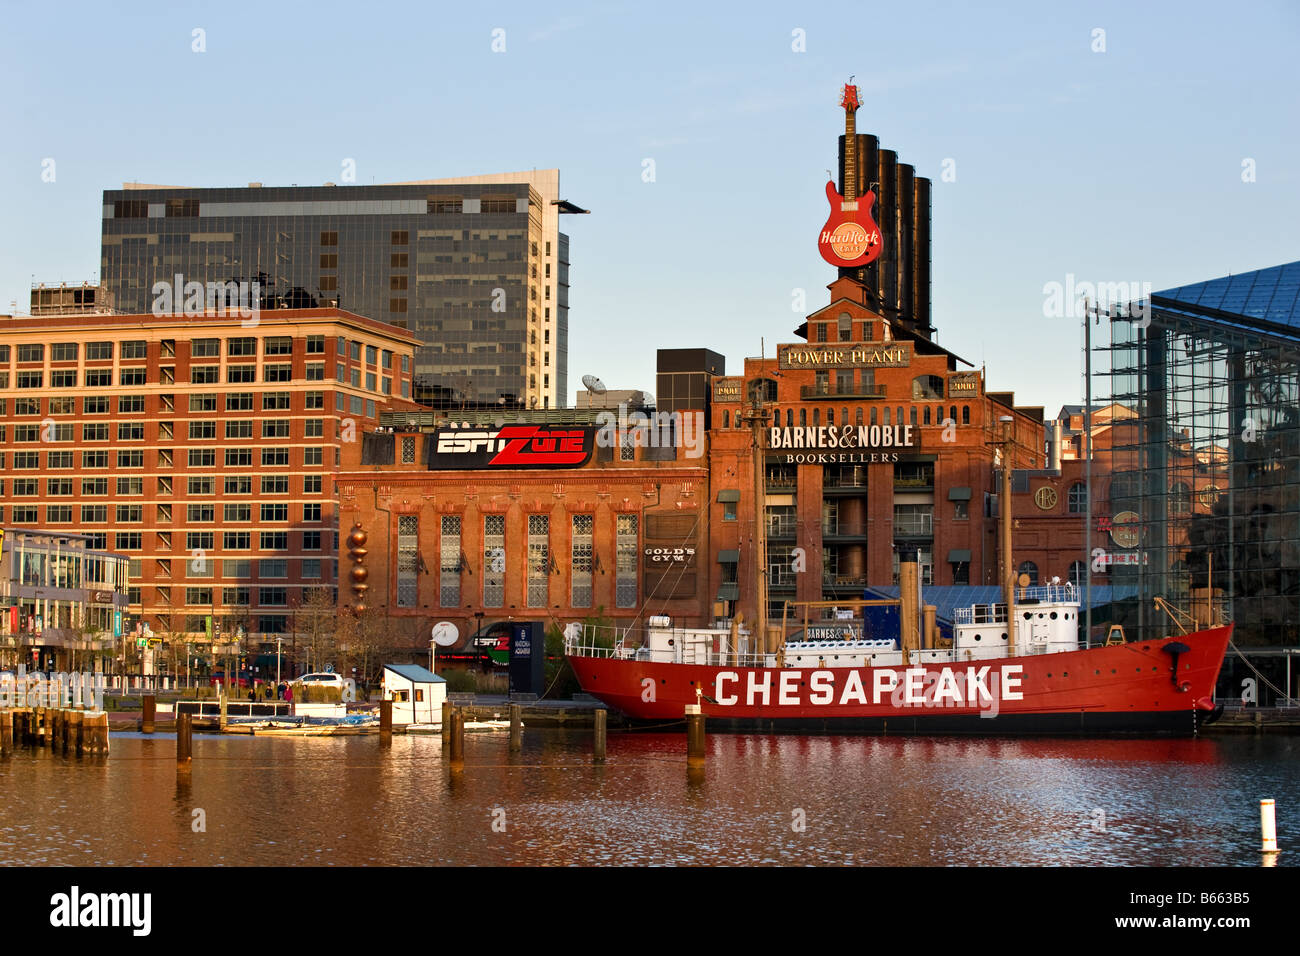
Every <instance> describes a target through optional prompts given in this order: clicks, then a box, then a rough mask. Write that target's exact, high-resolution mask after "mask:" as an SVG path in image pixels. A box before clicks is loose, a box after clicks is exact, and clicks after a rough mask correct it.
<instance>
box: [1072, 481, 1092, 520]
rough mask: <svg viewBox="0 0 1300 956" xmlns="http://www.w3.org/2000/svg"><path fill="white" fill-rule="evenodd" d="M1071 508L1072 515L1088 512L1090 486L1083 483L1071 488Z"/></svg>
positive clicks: (1075, 484) (1076, 483) (1079, 482)
mask: <svg viewBox="0 0 1300 956" xmlns="http://www.w3.org/2000/svg"><path fill="white" fill-rule="evenodd" d="M1069 508H1070V514H1072V515H1081V514H1083V513H1085V512H1086V511H1087V510H1088V486H1087V485H1085V484H1084V483H1083V482H1082V481H1076V482H1075V483H1074V484H1072V485H1071V486H1070V494H1069Z"/></svg>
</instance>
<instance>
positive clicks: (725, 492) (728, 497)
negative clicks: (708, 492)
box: [718, 488, 740, 501]
mask: <svg viewBox="0 0 1300 956" xmlns="http://www.w3.org/2000/svg"><path fill="white" fill-rule="evenodd" d="M718 500H719V501H739V500H740V492H739V491H737V490H736V489H734V488H723V489H722V490H721V491H719V492H718Z"/></svg>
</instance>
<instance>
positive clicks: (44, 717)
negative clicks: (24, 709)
mask: <svg viewBox="0 0 1300 956" xmlns="http://www.w3.org/2000/svg"><path fill="white" fill-rule="evenodd" d="M40 714H41V746H42V747H49V748H50V749H51V750H53V749H54V721H53V719H52V712H51V711H50V708H48V707H42V708H41V709H40Z"/></svg>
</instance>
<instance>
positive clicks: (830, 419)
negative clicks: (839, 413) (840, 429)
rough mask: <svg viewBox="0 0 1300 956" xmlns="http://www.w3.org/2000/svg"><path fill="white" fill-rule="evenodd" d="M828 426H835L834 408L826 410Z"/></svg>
mask: <svg viewBox="0 0 1300 956" xmlns="http://www.w3.org/2000/svg"><path fill="white" fill-rule="evenodd" d="M826 424H827V425H834V424H835V409H833V408H828V409H826Z"/></svg>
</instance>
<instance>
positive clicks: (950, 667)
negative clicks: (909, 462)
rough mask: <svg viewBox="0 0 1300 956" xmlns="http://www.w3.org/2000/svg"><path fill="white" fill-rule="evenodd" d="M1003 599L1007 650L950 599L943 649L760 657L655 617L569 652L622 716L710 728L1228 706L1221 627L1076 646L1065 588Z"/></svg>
mask: <svg viewBox="0 0 1300 956" xmlns="http://www.w3.org/2000/svg"><path fill="white" fill-rule="evenodd" d="M857 603H859V604H868V603H871V602H865V601H864V602H857ZM1013 607H1014V612H1015V614H1016V615H1017V618H1018V620H1017V624H1018V625H1019V627H1018V631H1019V634H1020V640H1019V642H1018V643H1017V644H1016V645H1014V651H1013V652H1012V653H1008V629H1007V626H1006V621H1007V615H1006V605H981V606H972V607H969V608H962V609H959V611H958V613H957V615H956V620H955V621H954V627H953V636H952V638H951V640H950V641H949V642H947V643H948V645H949V646H933V647H909V646H907V642H906V641H905V640H900V641H893V640H870V639H863V638H862V637H851V638H850V639H843V638H839V639H832V640H785V639H783V640H782V641H781V642H780V644H779V645H778V646H777V649H776V650H775V651H774V652H771V653H760V654H755V653H750V652H749V647H748V639H747V638H746V637H744V636H737V635H736V634H734V633H733V632H732V631H731V630H728V629H723V628H675V627H672V626H671V624H669V623H667V622H665V621H663V620H659V621H657V622H656V623H655V625H654V626H651V627H649V628H647V629H646V631H645V632H644V635H637V636H638V637H641V642H640V643H639V644H637V643H636V638H633V637H632V636H631V635H624V636H623V638H622V639H621V640H619V641H616V642H611V641H609V640H607V639H606V640H602V639H601V635H598V634H597V633H595V632H594V631H592V630H590V629H586V630H584V632H583V633H582V634H581V635H576V634H575V635H574V636H573V637H571V638H570V640H569V641H568V642H566V649H565V650H566V655H567V656H568V660H569V663H570V665H571V666H572V667H573V670H574V673H575V674H576V675H577V677H578V681H579V683H580V684H581V685H582V689H583V690H584V691H585V692H587V693H589V694H591V695H593V696H595V697H597V698H598V699H600V700H602V701H604V702H605V703H606V704H608V705H609V706H610V707H613V708H615V709H617V710H619V711H621V712H623V713H624V714H626V715H627V716H629V717H631V718H633V719H635V720H644V721H670V720H675V719H680V718H681V717H682V716H683V714H684V712H685V708H686V707H687V706H688V705H698V706H699V707H700V708H701V711H702V712H703V713H704V714H705V715H706V716H707V717H708V718H709V723H710V726H711V727H713V728H715V729H720V730H755V729H757V730H765V731H790V732H796V731H798V732H810V731H811V732H841V733H890V734H917V733H973V734H1035V733H1037V734H1109V733H1157V734H1193V733H1195V732H1196V730H1197V729H1198V728H1199V727H1200V726H1202V725H1203V724H1204V723H1206V722H1208V721H1209V720H1212V719H1213V718H1214V717H1216V716H1217V715H1218V713H1219V712H1220V711H1221V709H1222V708H1221V707H1219V706H1217V705H1216V704H1215V701H1214V685H1215V681H1216V680H1217V678H1218V674H1219V668H1220V666H1221V665H1222V663H1223V658H1224V655H1225V653H1226V652H1227V646H1228V641H1229V638H1230V636H1231V634H1232V627H1231V625H1228V626H1224V627H1214V628H1210V629H1207V630H1201V631H1197V632H1195V633H1190V634H1180V635H1176V636H1172V637H1168V638H1164V639H1161V640H1150V641H1133V642H1122V641H1120V642H1115V643H1108V644H1105V645H1102V646H1094V647H1085V646H1081V645H1080V642H1079V639H1078V637H1077V633H1078V608H1079V602H1078V599H1077V597H1076V595H1075V592H1074V589H1073V588H1070V587H1068V586H1055V587H1050V586H1049V587H1045V588H1026V589H1021V590H1020V592H1019V594H1018V599H1017V600H1016V603H1015V604H1014V605H1013ZM837 623H838V622H837ZM850 633H853V632H852V631H851V630H850ZM801 636H805V637H806V636H807V634H804V635H801ZM611 643H612V644H613V646H608V645H609V644H611ZM936 643H939V642H936ZM601 645H606V646H601Z"/></svg>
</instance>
